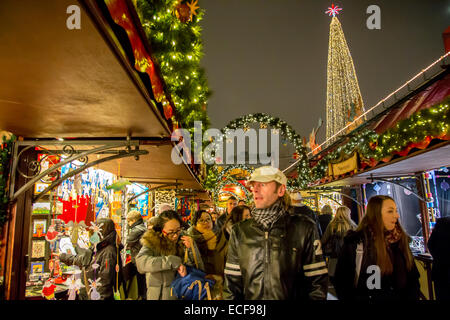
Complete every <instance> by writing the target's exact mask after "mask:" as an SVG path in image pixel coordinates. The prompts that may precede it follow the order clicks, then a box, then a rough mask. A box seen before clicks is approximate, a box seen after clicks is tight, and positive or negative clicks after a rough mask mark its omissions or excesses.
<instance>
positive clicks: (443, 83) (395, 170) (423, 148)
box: [310, 68, 450, 187]
mask: <svg viewBox="0 0 450 320" xmlns="http://www.w3.org/2000/svg"><path fill="white" fill-rule="evenodd" d="M433 80H435V81H433V82H432V83H431V84H430V85H428V86H426V87H425V88H423V89H421V90H420V91H418V92H417V93H415V94H414V95H413V96H412V97H410V98H409V99H408V100H406V101H405V102H403V103H401V104H400V105H398V106H395V107H394V106H393V107H392V108H391V109H390V110H389V111H387V112H386V113H385V114H384V115H382V116H381V117H379V119H377V120H376V121H373V122H371V123H368V124H367V126H366V128H367V129H370V130H373V131H375V132H376V133H377V134H383V133H385V132H386V131H387V130H389V129H391V128H393V127H395V126H396V125H397V123H398V122H399V121H402V120H405V119H408V118H410V117H411V116H412V115H413V114H415V113H417V112H420V111H422V110H424V109H427V108H430V107H433V106H436V105H439V104H440V103H442V102H445V101H447V99H449V97H450V72H449V69H448V68H447V69H446V70H444V71H443V72H442V74H440V75H438V76H436V78H435V79H433ZM449 143H450V136H449V134H448V133H447V134H445V132H443V133H442V134H440V135H439V136H426V137H425V139H424V140H422V141H416V142H410V143H408V144H407V145H406V146H404V147H402V149H401V150H395V151H393V152H392V153H391V155H389V156H387V157H385V158H383V159H381V160H379V161H376V160H374V159H372V158H370V159H360V161H359V164H360V166H359V168H358V169H357V170H356V171H351V172H347V173H345V174H342V175H340V176H337V177H336V176H335V177H334V178H333V177H331V176H327V177H324V178H322V179H321V180H320V181H316V182H315V183H313V184H311V185H310V186H311V187H317V186H349V185H356V184H362V183H368V182H370V181H371V180H370V175H373V176H401V175H412V174H414V173H416V172H422V171H427V170H432V169H436V168H441V167H448V166H450V157H449V155H450V146H449ZM337 147H339V146H336V148H337ZM336 148H335V149H336ZM333 150H334V149H331V150H329V151H328V152H332V151H333ZM322 156H324V155H322ZM314 165H317V160H316V161H315V162H314Z"/></svg>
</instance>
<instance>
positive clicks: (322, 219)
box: [317, 204, 333, 233]
mask: <svg viewBox="0 0 450 320" xmlns="http://www.w3.org/2000/svg"><path fill="white" fill-rule="evenodd" d="M317 219H319V223H320V230H322V232H323V233H325V230H327V227H328V224H329V223H330V222H331V220H333V209H332V208H331V207H330V206H329V205H328V204H326V205H324V206H323V207H322V210H320V214H319V216H318V218H317Z"/></svg>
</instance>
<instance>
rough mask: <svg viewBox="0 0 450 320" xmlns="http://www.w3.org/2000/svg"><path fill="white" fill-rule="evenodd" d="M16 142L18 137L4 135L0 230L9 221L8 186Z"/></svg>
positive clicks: (0, 158) (0, 153) (0, 163)
mask: <svg viewBox="0 0 450 320" xmlns="http://www.w3.org/2000/svg"><path fill="white" fill-rule="evenodd" d="M15 140H16V137H15V136H14V135H11V136H10V137H7V136H6V135H2V145H1V151H0V229H1V228H2V227H3V225H4V224H5V222H6V221H7V220H8V194H7V184H8V177H9V170H10V166H11V151H12V145H13V142H14V141H15Z"/></svg>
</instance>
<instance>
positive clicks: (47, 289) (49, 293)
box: [41, 278, 56, 300]
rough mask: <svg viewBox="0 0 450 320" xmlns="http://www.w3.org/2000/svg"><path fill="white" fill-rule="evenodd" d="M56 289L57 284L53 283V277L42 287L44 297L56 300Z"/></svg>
mask: <svg viewBox="0 0 450 320" xmlns="http://www.w3.org/2000/svg"><path fill="white" fill-rule="evenodd" d="M55 289H56V286H55V284H54V283H53V281H52V279H51V278H50V279H48V280H46V281H45V283H44V287H43V288H42V293H41V294H42V297H44V298H45V299H47V300H56V299H55Z"/></svg>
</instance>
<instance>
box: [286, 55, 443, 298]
mask: <svg viewBox="0 0 450 320" xmlns="http://www.w3.org/2000/svg"><path fill="white" fill-rule="evenodd" d="M449 61H450V60H449V53H446V54H445V55H444V56H442V57H441V58H440V59H438V60H437V61H436V62H434V63H433V64H431V65H430V66H428V67H427V68H425V69H424V70H422V71H421V72H420V73H419V74H417V75H416V76H415V77H414V78H412V79H411V80H410V81H408V82H407V83H405V84H404V85H403V86H402V87H400V88H399V89H397V90H396V91H395V92H393V93H391V94H390V95H389V96H388V97H386V98H384V99H383V100H381V101H380V102H379V103H378V104H377V105H375V106H374V107H373V108H372V109H370V110H368V111H367V112H366V113H365V116H367V117H368V118H369V119H367V120H366V121H364V123H362V124H360V125H358V126H357V127H356V128H353V129H352V130H347V131H345V130H342V132H343V133H342V134H341V135H340V136H339V137H338V138H336V139H335V142H334V143H332V144H330V145H329V146H327V147H326V148H325V149H323V150H321V151H320V152H314V153H312V152H311V153H310V158H309V161H310V169H311V177H312V179H311V180H310V182H309V185H308V188H306V190H304V192H305V191H307V192H310V193H318V194H323V193H327V192H333V191H337V192H340V193H342V194H346V197H345V198H343V199H342V200H343V202H342V203H343V204H345V205H347V206H348V207H350V208H352V209H353V210H352V211H354V212H353V213H356V212H357V213H358V214H354V215H352V218H353V219H354V220H355V221H356V222H357V221H358V220H360V219H361V217H362V216H363V215H364V210H365V205H366V204H367V200H368V199H369V198H370V197H371V196H374V195H377V194H383V195H390V196H391V197H393V198H394V200H395V201H396V203H397V206H398V210H399V215H400V220H401V223H402V225H403V227H404V228H405V230H406V232H407V233H408V234H409V235H410V236H411V237H412V239H413V241H412V243H411V249H412V251H413V253H414V255H415V257H416V262H417V265H418V267H419V270H420V271H421V275H422V276H421V291H422V294H423V298H425V299H433V297H434V293H433V289H432V282H431V278H430V270H431V263H432V259H431V256H430V254H429V253H428V248H427V242H428V239H429V236H430V233H431V232H432V229H433V227H434V224H435V221H436V219H437V218H439V217H444V216H448V215H449V214H450V210H449V193H448V190H449V180H450V179H449V178H450V175H449V170H450V157H449V155H450V120H449V119H450V68H449ZM369 112H372V113H371V114H370V117H369ZM345 129H348V126H347V127H346V128H345ZM290 175H291V176H292V177H294V176H295V172H292V171H290Z"/></svg>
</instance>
